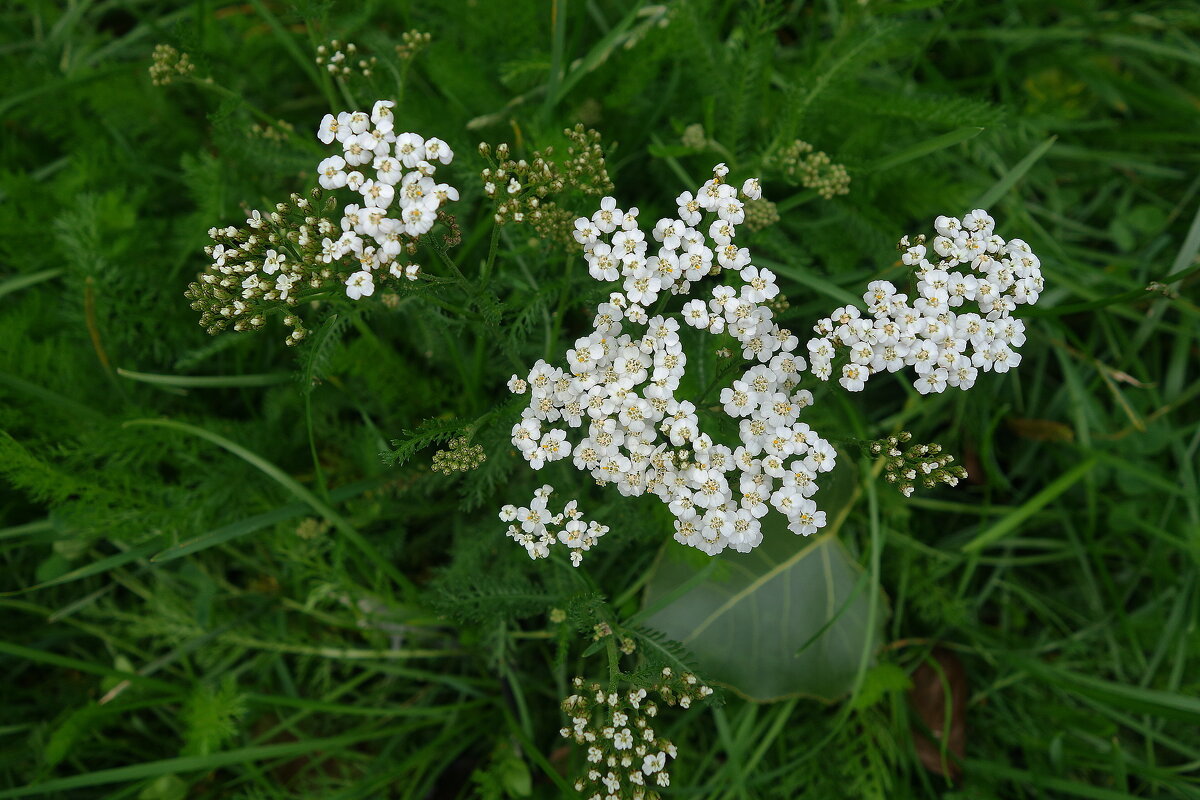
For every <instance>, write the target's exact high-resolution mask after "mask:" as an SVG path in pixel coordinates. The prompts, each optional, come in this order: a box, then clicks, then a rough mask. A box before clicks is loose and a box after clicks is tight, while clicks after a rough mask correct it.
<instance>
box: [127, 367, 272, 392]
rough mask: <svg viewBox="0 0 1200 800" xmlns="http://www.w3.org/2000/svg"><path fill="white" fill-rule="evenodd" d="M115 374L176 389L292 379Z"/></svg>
mask: <svg viewBox="0 0 1200 800" xmlns="http://www.w3.org/2000/svg"><path fill="white" fill-rule="evenodd" d="M117 374H118V375H120V376H121V377H123V378H129V379H130V380H132V381H141V382H142V383H152V384H156V385H158V386H173V387H175V388H178V389H220V388H228V387H242V386H278V385H279V384H281V383H289V382H290V381H292V380H293V377H292V376H291V375H289V374H288V373H286V372H267V373H262V374H258V375H157V374H154V373H150V372H134V371H133V370H131V369H122V368H121V367H117Z"/></svg>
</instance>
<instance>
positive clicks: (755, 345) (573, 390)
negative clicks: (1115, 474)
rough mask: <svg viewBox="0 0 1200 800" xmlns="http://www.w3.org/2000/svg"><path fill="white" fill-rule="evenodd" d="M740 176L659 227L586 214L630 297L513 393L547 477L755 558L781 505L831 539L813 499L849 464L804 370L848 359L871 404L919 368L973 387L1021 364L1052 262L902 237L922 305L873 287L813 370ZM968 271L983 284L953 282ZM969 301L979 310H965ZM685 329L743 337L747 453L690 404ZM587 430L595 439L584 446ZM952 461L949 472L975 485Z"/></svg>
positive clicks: (583, 229)
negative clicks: (634, 505) (887, 382)
mask: <svg viewBox="0 0 1200 800" xmlns="http://www.w3.org/2000/svg"><path fill="white" fill-rule="evenodd" d="M728 172H729V170H728V168H726V167H725V165H724V164H718V165H717V166H716V167H715V168H714V169H713V177H712V178H711V179H710V180H708V181H706V182H705V183H704V184H703V185H702V186H700V187H699V188H698V189H697V190H696V191H695V192H694V193H693V192H684V193H683V194H681V195H679V197H678V198H677V200H676V203H677V211H678V214H677V216H674V217H667V218H663V219H660V220H658V221H657V223H656V224H654V225H653V227H652V228H651V227H650V226H645V227H643V225H642V222H641V219H640V213H639V210H638V209H637V208H621V207H619V206H618V204H617V202H616V200H615V199H614V198H612V197H605V198H603V199H602V200H601V201H600V205H599V208H598V209H597V210H596V211H595V213H593V214H592V215H591V216H590V217H582V218H580V219H578V220H577V221H576V223H575V232H574V237H575V239H576V241H577V242H578V243H579V244H580V245H581V246H582V247H583V249H584V257H585V260H586V262H587V265H588V271H589V273H590V274H591V276H592V277H593V278H594V279H595V280H597V281H600V282H602V283H609V284H614V285H613V286H612V289H613V291H612V292H611V293H610V295H609V297H608V298H607V300H606V301H604V302H601V303H600V304H599V305H598V306H597V307H596V313H595V317H594V319H593V330H592V332H591V333H590V334H588V335H586V336H583V337H581V338H579V339H577V340H576V341H575V343H574V346H573V347H571V348H570V349H568V350H567V352H566V361H565V364H564V365H563V366H556V365H552V364H549V363H547V362H545V361H538V362H537V363H535V364H534V366H533V369H532V370H531V371H530V372H529V374H528V375H527V376H524V377H522V376H515V375H514V376H513V378H512V380H510V382H509V387H510V389H512V390H513V391H514V392H516V393H524V392H526V391H528V392H529V405H528V406H527V407H526V408H525V409H524V410H523V412H522V417H521V420H520V422H518V423H517V424H516V425H514V426H513V429H512V442H513V445H514V446H515V447H516V448H517V449H518V451H519V452H520V453H521V454H522V455H523V456H524V457H525V458H526V460H527V461H528V462H529V465H530V466H531V467H532V468H533V469H541V468H542V467H544V466H545V465H546V464H548V463H552V462H554V461H560V460H566V459H570V460H571V463H572V464H573V465H574V466H575V467H576V468H577V469H579V470H581V471H583V472H586V473H588V474H589V475H591V476H592V477H593V478H594V479H595V480H596V482H597V483H598V484H599V485H601V486H605V485H609V484H613V485H615V486H616V488H617V490H618V491H619V492H620V493H621V494H623V495H627V496H638V495H642V494H653V495H655V496H657V497H658V498H659V499H660V500H661V501H662V502H663V503H664V504H666V505H667V506H668V507H669V508H670V510H671V512H672V514H673V515H674V516H675V523H674V525H675V539H676V540H677V541H679V542H680V543H682V544H686V545H689V546H691V547H695V548H698V549H700V550H702V551H703V552H705V553H708V554H710V555H712V554H716V553H719V552H721V551H722V550H724V549H726V548H732V549H734V550H737V551H739V552H747V551H749V550H751V549H752V548H754V547H756V546H757V545H758V544H759V543H760V542H761V541H762V524H761V520H762V518H763V517H764V516H766V515H767V514H768V513H769V512H770V511H771V510H772V509H774V510H775V511H778V512H779V513H781V514H782V515H783V516H784V517H785V518H786V519H787V522H788V528H789V529H790V530H791V531H792V532H793V533H796V534H800V535H805V536H807V535H811V534H813V533H816V532H817V531H818V530H820V529H821V528H822V527H824V526H825V524H826V515H825V512H824V511H821V510H820V509H819V508H818V507H817V505H816V502H815V500H814V499H813V496H814V495H815V494H816V493H817V490H818V484H817V481H818V477H819V476H820V475H821V474H822V473H825V472H828V471H830V470H831V469H833V467H834V465H835V463H836V460H837V453H836V451H835V450H834V448H833V446H832V445H831V444H830V443H829V442H828V441H826V440H825V439H823V438H822V437H821V436H820V435H819V434H818V433H817V432H816V431H814V430H813V429H812V428H811V427H810V426H809V425H808V424H807V423H805V422H804V421H802V419H801V417H802V415H803V412H804V409H805V408H807V407H808V406H810V405H811V404H812V402H813V396H812V394H811V392H809V391H808V390H807V389H804V388H801V387H800V381H801V378H802V376H803V374H804V373H805V372H812V374H813V375H815V376H816V377H817V378H818V379H821V380H828V379H829V378H830V377H831V376H832V375H833V374H834V368H835V363H834V362H835V359H837V361H838V364H837V366H838V367H839V371H838V375H839V377H840V383H841V385H842V386H843V387H844V388H846V389H848V390H851V391H858V390H861V389H862V388H863V386H864V385H865V383H866V382H867V380H868V379H869V378H870V377H871V376H872V375H873V374H876V373H878V372H879V371H881V370H888V371H895V370H898V369H900V368H901V367H904V366H913V367H914V368H915V369H916V371H917V374H918V376H919V377H918V382H917V389H918V390H919V391H921V392H922V393H927V392H932V391H942V390H943V389H944V388H945V387H946V386H955V387H959V388H967V387H969V386H970V385H971V384H973V383H974V381H975V379H976V377H977V373H978V370H979V369H984V370H987V369H994V370H996V371H1000V372H1002V371H1005V370H1007V369H1009V368H1011V367H1013V366H1016V364H1017V363H1018V362H1019V360H1020V357H1019V356H1018V355H1016V353H1015V350H1014V348H1015V347H1017V346H1019V345H1020V344H1021V343H1022V342H1023V341H1024V328H1023V325H1022V324H1021V322H1020V320H1017V319H1015V318H1013V317H1011V316H1010V314H1009V312H1010V311H1012V310H1013V309H1014V308H1015V307H1016V305H1017V304H1018V303H1031V302H1034V301H1035V300H1036V299H1037V295H1038V294H1039V293H1040V292H1041V291H1042V279H1041V274H1040V271H1039V269H1038V261H1037V257H1036V256H1034V255H1033V253H1032V252H1031V251H1030V249H1029V247H1028V246H1027V245H1025V243H1024V242H1021V241H1019V240H1013V241H1011V242H1005V241H1004V240H1003V239H1001V238H1000V237H998V236H996V235H995V234H994V231H993V227H994V223H993V221H992V219H991V217H989V216H988V215H987V214H986V213H984V212H983V211H975V212H972V213H971V214H968V215H967V216H966V217H965V218H963V219H962V220H957V219H952V218H948V217H940V218H939V219H938V220H937V222H936V227H937V229H938V234H939V235H938V238H937V239H936V240H935V242H934V249H935V252H936V253H937V254H938V255H939V256H940V257H941V260H939V261H938V262H936V263H931V262H930V261H928V260H927V259H926V248H925V246H924V241H923V240H919V241H918V242H917V243H915V244H912V243H910V242H908V241H907V239H906V240H905V241H903V242H902V248H903V249H904V255H903V260H904V261H905V263H907V264H911V265H913V266H914V267H915V269H916V277H917V279H918V284H917V288H918V292H919V295H920V298H919V299H918V300H916V301H915V302H913V303H912V304H911V305H910V304H909V303H908V301H907V295H904V294H900V293H898V291H897V289H896V288H895V287H894V286H893V285H892V284H890V283H888V282H886V281H876V282H874V283H872V284H870V286H868V292H867V294H866V295H865V302H866V303H867V305H868V314H869V316H864V315H863V313H862V312H861V311H860V310H859V308H858V307H856V306H846V307H843V308H840V309H837V311H835V312H834V314H833V315H831V316H830V317H829V318H826V319H823V320H821V321H820V322H819V323H818V324H817V325H816V327H815V330H816V332H817V333H818V337H817V338H815V339H813V340H812V341H810V342H809V343H808V347H807V349H808V360H806V359H805V358H804V357H803V356H802V355H801V354H800V353H799V352H798V350H799V339H798V338H797V337H796V336H795V335H793V334H792V332H791V331H789V330H787V329H785V328H782V327H780V326H779V325H778V324H777V323H776V322H775V321H774V319H773V316H774V311H773V307H772V303H773V302H774V299H775V298H776V297H777V296H778V294H779V288H778V286H777V285H776V279H775V275H774V274H773V273H772V272H771V271H770V270H768V269H764V268H761V267H758V266H755V265H754V264H753V263H752V256H751V254H750V251H749V250H748V249H747V248H745V247H741V246H740V245H739V244H738V238H737V237H738V228H739V226H740V225H742V224H743V223H744V222H745V221H746V204H747V203H748V202H762V200H761V188H760V186H759V184H758V182H757V181H756V180H754V179H751V180H747V181H745V182H744V183H742V184H741V190H740V191H739V190H738V189H737V188H735V184H733V183H732V182H731V181H730V180H728V179H727V176H728ZM647 230H649V233H647ZM964 263H969V264H970V265H971V269H972V270H973V271H970V272H963V271H959V270H956V269H954V268H955V266H956V265H958V264H964ZM710 277H711V278H715V279H716V280H715V281H714V282H713V283H714V284H715V285H709V286H705V287H704V288H705V289H706V291H703V292H698V293H699V294H700V297H697V298H695V299H691V300H688V301H687V302H685V303H684V304H683V307H682V309H681V311H680V312H678V313H657V311H658V309H659V308H661V307H662V305H663V303H662V302H660V301H662V300H665V299H666V298H668V297H670V296H672V295H681V296H685V297H686V296H687V295H689V294H692V293H693V290H694V289H699V288H700V287H701V286H702V284H703V283H704V282H705V281H706V279H708V278H710ZM965 302H972V303H974V304H976V306H977V307H978V309H979V311H978V313H976V312H973V311H966V310H965V309H962V308H961V307H962V306H963V304H964V303H965ZM652 307H653V308H654V309H655V313H653V314H652V313H651V311H650V310H649V309H650V308H652ZM778 307H786V303H780V304H778ZM951 309H960V312H961V313H957V314H956V313H955V312H954V311H951ZM681 325H687V326H691V327H693V328H696V329H698V330H701V331H707V332H709V333H711V334H714V335H716V334H722V333H725V334H728V335H730V336H731V337H732V338H733V339H734V340H735V341H736V342H737V344H738V347H739V348H740V351H741V356H742V358H743V359H745V360H746V361H748V362H750V365H749V366H748V367H747V368H746V369H744V371H742V372H741V373H740V374H738V375H736V376H735V377H734V379H733V380H732V382H731V384H730V385H728V386H726V387H725V388H723V389H722V390H721V392H720V403H721V407H722V409H723V411H724V412H725V414H727V415H728V416H729V417H731V418H733V419H736V420H737V425H738V436H737V440H736V441H730V442H728V443H725V442H720V441H717V440H714V439H713V438H712V437H711V436H710V435H709V434H707V433H705V432H703V431H702V430H701V426H700V416H699V413H698V410H697V404H696V403H693V402H691V401H689V400H687V399H685V398H682V397H677V396H676V392H677V390H678V389H679V387H680V382H681V378H682V377H683V375H684V371H685V368H686V365H687V356H686V354H685V353H684V351H683V346H682V341H681V339H680V335H679V331H680V328H681ZM967 343H970V344H971V346H972V347H973V348H974V353H973V354H972V355H970V356H968V355H967V353H966V344H967ZM810 364H811V366H810ZM701 400H703V398H701ZM571 429H577V430H579V431H580V432H581V433H582V434H583V435H582V436H581V437H580V438H579V439H578V440H577V441H571V440H569V439H568V431H569V430H571ZM939 460H941V461H944V459H939ZM947 465H948V462H945V463H939V464H938V465H937V469H940V470H942V471H943V472H944V473H945V478H947V479H950V478H955V479H956V478H957V477H959V470H958V468H953V469H950V468H948V466H947ZM942 474H943V473H942V472H939V473H938V475H939V476H942ZM940 482H950V481H949V480H941V481H940Z"/></svg>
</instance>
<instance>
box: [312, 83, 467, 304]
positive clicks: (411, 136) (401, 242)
mask: <svg viewBox="0 0 1200 800" xmlns="http://www.w3.org/2000/svg"><path fill="white" fill-rule="evenodd" d="M394 107H395V103H393V102H392V101H391V100H379V101H377V102H376V103H375V105H374V107H373V108H372V109H371V113H370V114H367V113H366V112H365V111H354V112H345V111H343V112H342V113H340V114H338V115H337V116H336V117H335V116H334V115H332V114H326V115H325V118H324V119H323V120H321V127H320V128H319V129H318V131H317V138H318V139H320V140H321V141H322V142H324V143H325V144H332V143H333V141H334V140H337V141H338V142H339V143H340V144H341V146H342V150H343V153H342V155H337V156H330V157H329V158H327V159H325V160H324V161H322V162H321V163H320V164H319V165H318V166H317V172H318V175H319V180H320V183H321V186H322V187H323V188H325V189H330V190H333V189H341V188H343V187H349V188H351V189H353V190H354V191H356V192H358V193H359V194H360V195H362V199H363V202H362V204H361V205H348V206H346V207H345V208H344V209H343V210H342V214H343V216H342V223H341V227H342V234H341V236H340V237H339V238H337V239H332V238H328V237H327V238H325V239H324V240H323V241H322V243H321V244H322V250H321V260H323V261H324V262H325V263H327V264H328V263H330V262H333V261H335V260H337V259H340V258H343V257H345V256H347V255H350V254H353V255H354V257H355V258H356V259H357V260H358V261H359V262H360V263H361V264H362V269H361V270H360V271H358V272H355V273H354V274H353V275H351V276H350V277H349V278H348V279H347V280H346V294H347V295H348V296H349V297H350V298H351V299H354V300H357V299H359V298H361V297H367V296H370V295H371V294H374V292H375V277H374V272H375V270H377V269H380V270H382V269H386V270H387V271H388V273H389V274H390V275H391V276H392V277H394V278H408V279H409V280H416V279H417V274H418V272H419V267H418V266H417V265H416V264H409V265H407V266H404V265H402V264H400V263H399V262H398V261H397V257H398V256H399V255H400V254H401V252H402V251H405V250H411V247H410V245H411V244H412V243H413V242H414V241H415V240H416V238H417V237H418V236H421V235H423V234H425V233H428V232H429V230H430V229H431V228H433V224H434V222H436V220H437V214H438V209H440V208H441V207H442V206H443V205H445V204H446V203H447V202H448V201H450V200H457V199H458V190H457V189H455V188H454V187H453V186H451V185H450V184H448V183H437V182H436V181H435V180H434V177H433V176H434V174H435V173H436V171H437V167H436V166H435V162H437V163H441V164H449V163H450V162H451V161H452V160H453V159H454V152H453V151H452V150H451V149H450V146H449V145H448V144H446V143H445V142H443V141H442V140H441V139H426V138H424V137H423V136H421V135H419V134H416V133H400V134H397V133H396V132H395V115H394V114H393V112H392V109H393V108H394ZM368 166H369V167H370V168H371V169H372V170H374V176H373V177H370V178H368V177H367V176H365V175H364V174H363V173H362V172H361V171H360V169H359V168H360V167H361V168H363V169H365V168H367V167H368ZM393 202H394V203H395V205H396V208H394V209H393ZM389 210H392V211H398V212H399V213H398V214H397V215H396V217H389V216H388V213H389Z"/></svg>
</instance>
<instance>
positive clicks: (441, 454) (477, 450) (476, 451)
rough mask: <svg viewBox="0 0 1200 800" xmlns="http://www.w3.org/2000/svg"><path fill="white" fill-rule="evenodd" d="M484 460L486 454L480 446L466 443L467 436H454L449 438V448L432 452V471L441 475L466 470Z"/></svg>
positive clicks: (485, 459)
mask: <svg viewBox="0 0 1200 800" xmlns="http://www.w3.org/2000/svg"><path fill="white" fill-rule="evenodd" d="M484 461H487V454H486V453H484V452H483V447H482V446H480V445H478V444H467V437H465V436H456V437H455V438H453V439H451V440H450V446H449V448H447V449H445V450H438V451H437V452H436V453H434V454H433V471H434V472H440V473H442V474H443V475H450V474H452V473H455V472H468V471H470V470H473V469H475V468H476V467H478V466H479V465H480V464H482V463H483V462H484Z"/></svg>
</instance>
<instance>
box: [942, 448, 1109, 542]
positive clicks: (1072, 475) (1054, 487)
mask: <svg viewBox="0 0 1200 800" xmlns="http://www.w3.org/2000/svg"><path fill="white" fill-rule="evenodd" d="M1094 466H1096V459H1095V457H1092V458H1089V459H1087V460H1086V461H1083V462H1081V463H1079V464H1076V465H1075V466H1074V467H1072V468H1071V469H1069V470H1067V471H1066V472H1064V473H1063V474H1062V475H1059V476H1058V477H1057V478H1056V479H1054V480H1053V481H1052V482H1051V483H1050V484H1049V485H1047V486H1046V488H1044V489H1042V490H1041V491H1040V492H1038V493H1037V494H1035V495H1034V496H1033V497H1031V498H1029V500H1027V501H1026V502H1025V503H1023V504H1022V505H1021V506H1020V507H1018V508H1017V509H1016V511H1014V512H1012V513H1011V514H1009V515H1008V516H1006V517H1004V519H1001V520H1000V521H999V522H997V523H996V524H994V525H992V526H991V527H990V528H988V529H987V530H985V531H984V532H983V533H981V534H979V535H978V536H976V537H975V538H974V539H972V540H971V541H969V542H967V543H966V544H965V545H963V547H962V551H963V552H964V553H974V552H976V551H978V550H981V549H983V548H984V547H988V546H989V545H992V544H995V543H996V542H998V541H1000V540H1001V539H1003V538H1004V537H1006V536H1008V535H1009V534H1010V533H1012V532H1013V531H1015V530H1016V529H1017V528H1018V527H1020V525H1021V523H1022V522H1024V521H1025V520H1027V519H1029V518H1030V517H1031V516H1033V515H1034V514H1036V513H1037V512H1038V511H1041V510H1042V509H1043V508H1045V507H1046V505H1047V504H1048V503H1050V502H1051V501H1052V500H1054V499H1055V498H1057V497H1058V496H1059V495H1061V494H1062V493H1063V492H1065V491H1066V490H1067V489H1070V488H1071V487H1072V486H1074V485H1075V483H1076V482H1077V481H1078V480H1080V479H1081V478H1082V477H1083V476H1084V475H1086V474H1087V473H1088V472H1089V471H1090V470H1091V469H1092V468H1093V467H1094Z"/></svg>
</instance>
